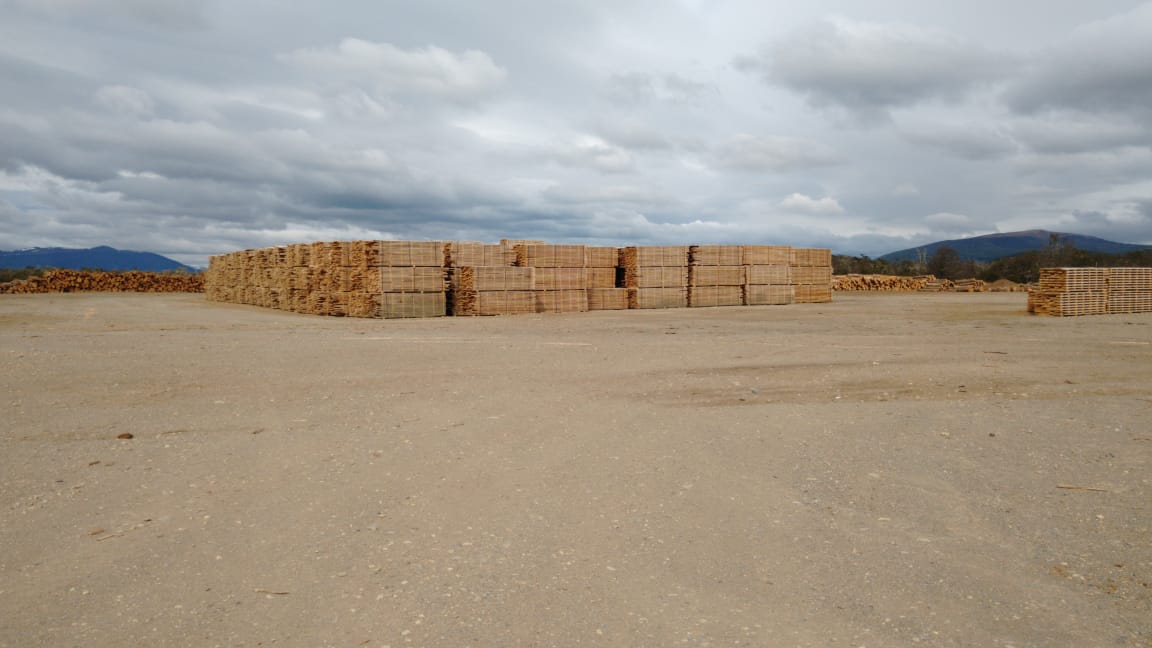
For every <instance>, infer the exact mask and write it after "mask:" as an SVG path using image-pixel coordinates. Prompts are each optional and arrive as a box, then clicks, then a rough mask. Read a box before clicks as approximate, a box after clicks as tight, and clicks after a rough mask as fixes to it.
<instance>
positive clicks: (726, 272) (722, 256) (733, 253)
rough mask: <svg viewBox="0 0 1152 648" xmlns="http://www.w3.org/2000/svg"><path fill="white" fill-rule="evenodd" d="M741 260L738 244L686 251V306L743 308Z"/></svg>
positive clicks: (702, 247)
mask: <svg viewBox="0 0 1152 648" xmlns="http://www.w3.org/2000/svg"><path fill="white" fill-rule="evenodd" d="M744 281H745V272H744V258H743V251H742V250H741V248H740V246H739V245H693V246H690V247H689V248H688V306H689V307H691V308H701V307H709V306H742V305H744Z"/></svg>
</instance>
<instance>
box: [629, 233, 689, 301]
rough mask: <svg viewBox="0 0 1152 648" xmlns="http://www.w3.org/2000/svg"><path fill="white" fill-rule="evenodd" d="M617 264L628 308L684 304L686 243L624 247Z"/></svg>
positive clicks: (686, 260)
mask: <svg viewBox="0 0 1152 648" xmlns="http://www.w3.org/2000/svg"><path fill="white" fill-rule="evenodd" d="M620 265H621V267H623V268H624V287H625V288H627V289H628V307H629V308H686V307H687V306H688V246H686V245H678V246H663V247H661V246H646V247H626V248H623V249H621V250H620Z"/></svg>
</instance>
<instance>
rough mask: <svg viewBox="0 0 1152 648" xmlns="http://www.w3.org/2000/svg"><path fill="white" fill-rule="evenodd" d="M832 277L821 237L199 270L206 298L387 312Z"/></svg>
mask: <svg viewBox="0 0 1152 648" xmlns="http://www.w3.org/2000/svg"><path fill="white" fill-rule="evenodd" d="M831 277H832V275H831V253H830V251H829V250H826V249H823V250H821V249H809V248H791V247H789V246H769V245H750V246H735V245H697V246H664V247H650V246H648V247H642V246H633V247H626V248H615V247H593V246H584V245H547V244H544V243H542V242H540V241H522V240H504V241H501V242H500V244H498V245H496V244H485V243H476V242H469V241H456V242H441V241H431V242H412V241H353V242H330V243H323V242H321V243H310V244H300V245H290V246H286V247H279V248H265V249H262V250H244V251H241V252H234V253H232V254H226V255H221V256H216V257H212V258H211V260H210V263H209V268H208V271H207V272H206V276H205V280H206V286H207V288H206V292H207V294H208V298H209V299H212V300H215V301H224V302H234V303H242V304H253V305H258V306H266V307H271V308H282V309H285V310H292V311H296V312H301V313H312V314H317V315H348V316H353V317H383V318H393V317H437V316H442V315H445V314H448V315H513V314H524V313H565V312H580V311H588V310H623V309H628V308H684V307H688V306H693V307H704V306H740V305H767V304H791V303H794V302H801V301H805V302H823V301H829V300H831V298H832V297H831V295H832V285H831ZM798 295H799V297H798Z"/></svg>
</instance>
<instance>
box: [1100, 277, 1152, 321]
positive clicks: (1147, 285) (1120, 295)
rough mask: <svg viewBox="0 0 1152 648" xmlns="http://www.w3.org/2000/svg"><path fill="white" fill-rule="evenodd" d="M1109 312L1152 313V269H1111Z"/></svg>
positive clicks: (1109, 278)
mask: <svg viewBox="0 0 1152 648" xmlns="http://www.w3.org/2000/svg"><path fill="white" fill-rule="evenodd" d="M1108 312H1109V313H1150V312H1152V268H1109V269H1108Z"/></svg>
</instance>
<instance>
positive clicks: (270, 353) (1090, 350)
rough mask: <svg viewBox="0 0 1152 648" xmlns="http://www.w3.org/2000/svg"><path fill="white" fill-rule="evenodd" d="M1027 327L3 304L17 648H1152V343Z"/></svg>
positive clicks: (946, 321) (77, 299) (888, 306)
mask: <svg viewBox="0 0 1152 648" xmlns="http://www.w3.org/2000/svg"><path fill="white" fill-rule="evenodd" d="M1024 309H1025V295H1023V294H913V295H891V294H888V295H885V294H837V295H836V301H835V302H834V303H831V304H818V305H797V306H790V307H753V308H721V309H684V310H674V311H624V312H596V313H583V314H572V315H547V316H521V317H502V318H453V319H437V320H409V321H397V320H392V321H379V320H376V321H372V320H352V319H333V318H320V317H311V316H303V315H293V314H289V313H282V312H276V311H268V310H262V309H258V308H254V307H246V306H235V305H224V304H215V303H210V302H206V301H205V300H204V299H203V297H202V296H199V295H113V294H71V295H28V296H0V412H2V415H0V548H2V550H0V645H2V646H12V647H21V648H23V647H25V646H33V645H38V646H39V645H44V646H49V645H50V646H164V645H170V646H212V645H219V646H269V645H286V646H375V647H379V646H393V647H398V646H745V645H746V646H853V647H855V646H869V647H875V646H908V645H913V644H923V645H931V646H1015V647H1017V648H1020V647H1024V646H1078V647H1079V646H1142V647H1146V646H1152V424H1150V423H1149V420H1150V418H1152V416H1150V415H1152V315H1117V316H1099V317H1084V318H1065V319H1056V318H1039V317H1034V316H1029V315H1027V314H1026V313H1025V312H1024ZM125 433H128V434H131V435H133V437H134V438H131V439H119V438H118V436H119V435H122V434H125Z"/></svg>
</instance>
